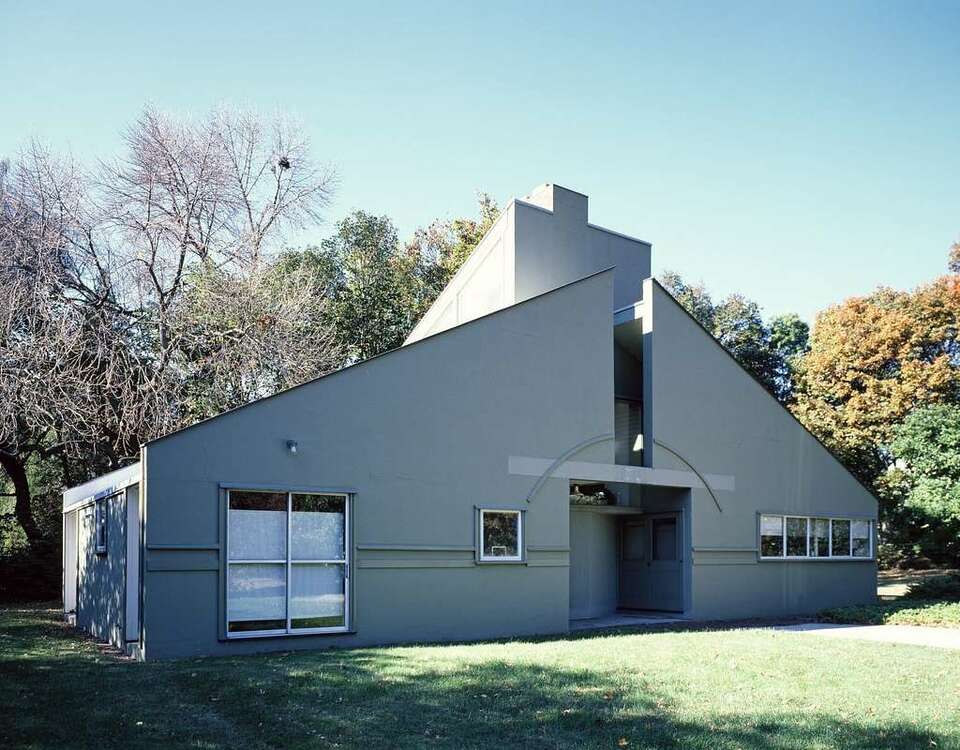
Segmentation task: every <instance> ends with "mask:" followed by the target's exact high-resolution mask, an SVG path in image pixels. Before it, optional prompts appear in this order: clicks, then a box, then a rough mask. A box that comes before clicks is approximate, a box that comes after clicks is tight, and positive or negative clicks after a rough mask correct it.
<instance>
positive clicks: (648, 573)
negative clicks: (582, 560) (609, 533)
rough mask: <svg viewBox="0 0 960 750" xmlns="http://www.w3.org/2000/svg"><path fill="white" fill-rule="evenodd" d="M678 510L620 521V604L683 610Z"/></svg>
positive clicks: (680, 536) (631, 606)
mask: <svg viewBox="0 0 960 750" xmlns="http://www.w3.org/2000/svg"><path fill="white" fill-rule="evenodd" d="M681 540H682V529H681V523H680V514H679V513H657V514H651V515H644V516H642V517H635V518H629V519H626V520H624V522H623V524H622V525H621V536H620V607H622V608H623V609H652V610H664V611H668V612H682V611H683V560H682V558H681V554H680V553H681V549H682V543H681Z"/></svg>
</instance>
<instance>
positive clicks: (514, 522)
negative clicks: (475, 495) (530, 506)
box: [480, 510, 523, 562]
mask: <svg viewBox="0 0 960 750" xmlns="http://www.w3.org/2000/svg"><path fill="white" fill-rule="evenodd" d="M480 559H481V560H485V561H494V562H518V561H520V560H522V559H523V514H522V513H521V512H520V511H519V510H481V511H480Z"/></svg>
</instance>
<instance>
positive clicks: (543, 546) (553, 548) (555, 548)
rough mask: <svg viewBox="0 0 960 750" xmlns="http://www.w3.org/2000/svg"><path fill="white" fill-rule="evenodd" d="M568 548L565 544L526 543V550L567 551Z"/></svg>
mask: <svg viewBox="0 0 960 750" xmlns="http://www.w3.org/2000/svg"><path fill="white" fill-rule="evenodd" d="M569 551H570V548H569V547H567V546H566V545H559V546H557V545H550V544H528V545H527V552H569Z"/></svg>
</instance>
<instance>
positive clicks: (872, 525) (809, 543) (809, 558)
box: [757, 511, 877, 562]
mask: <svg viewBox="0 0 960 750" xmlns="http://www.w3.org/2000/svg"><path fill="white" fill-rule="evenodd" d="M764 517H778V518H780V519H781V521H782V530H783V541H782V543H781V547H782V551H781V554H779V555H765V554H763V545H762V538H761V537H762V536H763V535H762V533H761V532H762V519H763V518H764ZM790 519H803V520H805V521H806V525H807V533H806V554H805V555H788V554H787V526H788V523H787V522H788V520H790ZM817 520H824V521H828V526H829V531H828V536H827V554H826V555H825V556H819V555H811V554H810V550H811V549H813V548H814V544H815V542H814V539H813V538H812V536H811V535H812V533H813V529H814V526H815V525H814V521H817ZM837 521H846V522H847V523H848V524H849V525H850V532H849V540H848V548H847V554H846V555H834V554H833V527H834V523H835V522H837ZM858 521H859V522H866V523H867V525H868V539H869V555H867V556H863V555H854V554H853V524H854V523H855V522H858ZM876 527H877V520H876V519H875V518H871V517H865V516H829V515H822V514H821V515H810V516H806V515H803V516H802V515H796V514H789V513H783V512H779V513H774V512H768V511H761V512H759V513H757V559H758V560H760V561H763V562H771V561H772V562H830V561H834V562H850V561H854V562H871V561H876V541H875V535H876Z"/></svg>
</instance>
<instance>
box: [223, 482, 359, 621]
mask: <svg viewBox="0 0 960 750" xmlns="http://www.w3.org/2000/svg"><path fill="white" fill-rule="evenodd" d="M349 500H350V498H349V496H348V495H344V494H338V493H314V492H269V491H262V490H234V489H231V490H228V492H227V570H226V579H227V580H226V595H227V602H226V617H227V637H229V638H243V637H255V636H269V635H298V634H308V633H329V632H342V631H345V630H347V628H348V618H349V608H348V604H349V602H348V596H349V575H350V569H349V561H348V559H347V551H348V539H349Z"/></svg>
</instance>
